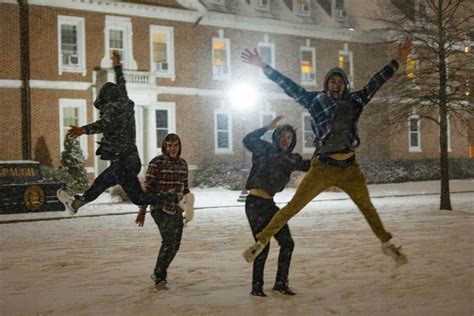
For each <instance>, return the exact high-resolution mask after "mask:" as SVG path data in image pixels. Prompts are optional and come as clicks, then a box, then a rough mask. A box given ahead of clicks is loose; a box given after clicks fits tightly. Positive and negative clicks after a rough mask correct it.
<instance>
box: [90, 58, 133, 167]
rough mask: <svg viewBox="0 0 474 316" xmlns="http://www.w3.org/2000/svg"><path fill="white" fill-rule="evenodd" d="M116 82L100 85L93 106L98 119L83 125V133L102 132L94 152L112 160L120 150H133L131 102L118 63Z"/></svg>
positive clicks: (126, 151) (118, 154) (125, 151)
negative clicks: (97, 111) (96, 111)
mask: <svg viewBox="0 0 474 316" xmlns="http://www.w3.org/2000/svg"><path fill="white" fill-rule="evenodd" d="M114 70H115V78H116V82H117V83H116V84H114V83H111V82H107V83H106V84H104V86H102V88H101V89H100V92H99V97H98V98H97V100H96V101H95V102H94V106H95V107H96V108H97V109H98V110H99V120H97V121H95V122H94V123H91V124H88V125H85V126H83V128H84V131H85V133H86V134H98V133H102V139H101V140H100V141H99V142H98V144H99V147H98V148H97V151H96V155H98V156H100V157H101V159H102V160H114V159H116V158H118V157H120V155H121V154H123V153H130V152H136V151H137V149H136V145H135V142H136V127H135V110H134V107H135V104H134V103H133V101H132V100H130V99H129V98H128V94H127V89H126V86H125V78H124V75H123V72H122V66H121V65H119V66H115V67H114Z"/></svg>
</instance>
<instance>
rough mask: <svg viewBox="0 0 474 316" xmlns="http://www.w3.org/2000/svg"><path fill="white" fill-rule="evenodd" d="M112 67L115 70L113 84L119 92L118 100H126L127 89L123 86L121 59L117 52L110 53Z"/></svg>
mask: <svg viewBox="0 0 474 316" xmlns="http://www.w3.org/2000/svg"><path fill="white" fill-rule="evenodd" d="M112 65H113V66H114V70H115V83H116V84H117V89H118V92H119V97H120V98H125V99H128V94H127V87H126V86H125V77H124V76H123V72H122V64H121V57H120V54H119V52H118V51H116V50H114V51H113V52H112Z"/></svg>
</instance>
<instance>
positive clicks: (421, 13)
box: [415, 0, 428, 27]
mask: <svg viewBox="0 0 474 316" xmlns="http://www.w3.org/2000/svg"><path fill="white" fill-rule="evenodd" d="M415 15H416V16H415V19H416V22H417V23H418V24H419V25H420V26H423V27H426V25H427V18H428V14H427V7H426V2H425V0H416V1H415Z"/></svg>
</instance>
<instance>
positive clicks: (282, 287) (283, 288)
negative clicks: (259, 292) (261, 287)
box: [273, 281, 296, 296]
mask: <svg viewBox="0 0 474 316" xmlns="http://www.w3.org/2000/svg"><path fill="white" fill-rule="evenodd" d="M273 291H277V292H280V293H281V294H284V295H290V296H291V295H296V293H295V292H293V291H292V290H291V289H290V288H289V287H288V281H286V282H280V281H277V282H275V286H273Z"/></svg>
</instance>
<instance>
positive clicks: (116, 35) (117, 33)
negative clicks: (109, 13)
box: [109, 30, 123, 49]
mask: <svg viewBox="0 0 474 316" xmlns="http://www.w3.org/2000/svg"><path fill="white" fill-rule="evenodd" d="M109 46H110V48H114V49H123V31H121V30H110V33H109Z"/></svg>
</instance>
